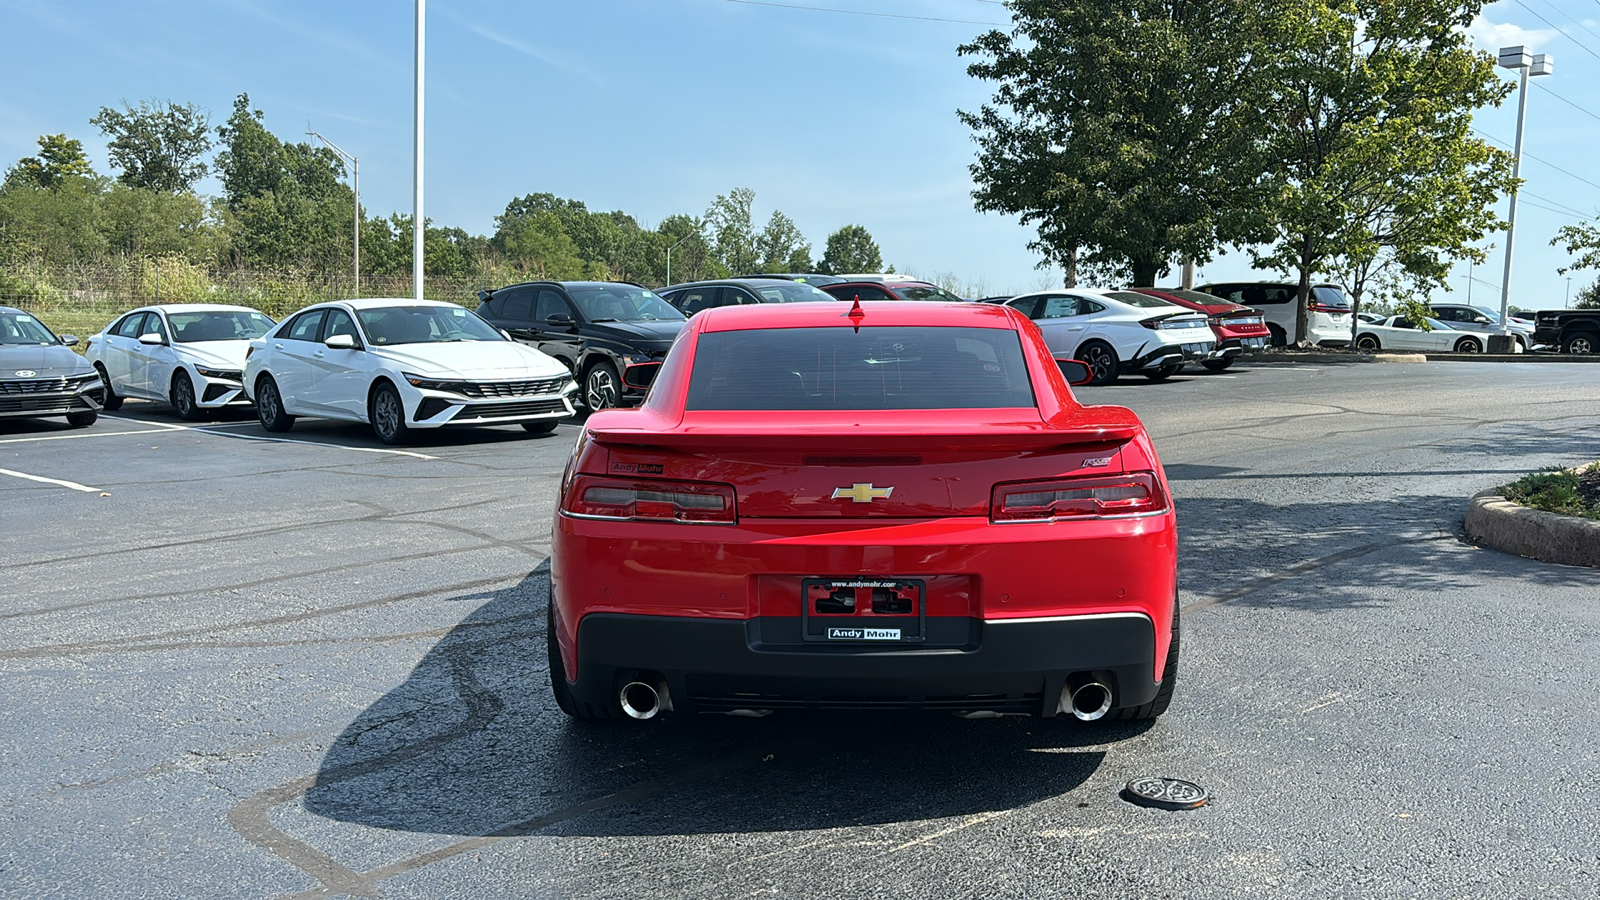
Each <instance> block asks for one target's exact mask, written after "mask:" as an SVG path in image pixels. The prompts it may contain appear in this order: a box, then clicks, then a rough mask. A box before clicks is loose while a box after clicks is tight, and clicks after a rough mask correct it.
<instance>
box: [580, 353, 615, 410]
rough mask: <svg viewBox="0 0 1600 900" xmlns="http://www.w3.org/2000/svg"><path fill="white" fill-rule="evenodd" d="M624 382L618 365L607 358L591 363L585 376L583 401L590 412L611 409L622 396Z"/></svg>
mask: <svg viewBox="0 0 1600 900" xmlns="http://www.w3.org/2000/svg"><path fill="white" fill-rule="evenodd" d="M621 384H622V382H621V381H620V380H619V379H618V378H617V367H616V366H613V365H612V364H611V363H609V362H606V361H605V360H600V361H599V362H597V363H595V364H593V365H591V366H590V367H589V370H588V372H586V373H585V374H584V376H583V403H584V405H585V406H587V407H589V411H590V412H599V411H600V410H602V409H610V408H612V407H614V406H616V405H617V404H618V402H619V401H620V400H621V398H622V387H621Z"/></svg>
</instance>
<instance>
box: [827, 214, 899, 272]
mask: <svg viewBox="0 0 1600 900" xmlns="http://www.w3.org/2000/svg"><path fill="white" fill-rule="evenodd" d="M817 268H818V269H819V270H820V271H822V272H823V273H824V274H828V275H837V274H840V273H844V272H877V271H879V270H881V269H882V268H883V254H881V253H879V252H878V243H877V242H876V241H874V240H873V239H872V235H871V234H870V233H868V231H867V229H866V228H864V227H862V226H860V225H846V226H844V227H843V228H841V229H839V230H838V231H835V232H834V233H833V234H830V235H828V243H827V246H826V247H825V248H824V249H823V251H822V262H821V263H819V264H818V266H817Z"/></svg>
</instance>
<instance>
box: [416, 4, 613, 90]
mask: <svg viewBox="0 0 1600 900" xmlns="http://www.w3.org/2000/svg"><path fill="white" fill-rule="evenodd" d="M435 8H436V9H437V10H438V12H439V13H440V14H441V15H443V16H444V17H445V18H447V19H449V20H451V21H452V22H455V23H456V24H457V25H460V26H461V27H463V28H465V29H466V30H468V31H470V32H472V33H473V34H475V35H477V36H478V37H481V38H483V39H484V40H486V41H489V42H491V43H495V44H499V45H500V46H502V47H506V48H509V49H511V50H515V51H516V52H518V53H520V54H522V55H523V56H526V57H528V58H529V59H532V60H535V61H537V62H541V63H544V64H545V65H547V66H549V67H550V68H552V69H560V70H561V71H563V72H566V73H568V74H570V75H577V76H579V77H580V78H586V79H588V80H590V81H592V82H594V83H596V84H603V83H604V79H602V78H601V77H600V74H599V73H598V72H595V71H594V70H592V69H589V68H586V67H584V66H582V65H580V64H578V63H576V62H574V61H572V60H571V59H568V58H567V57H565V56H562V55H561V54H558V53H552V52H550V51H549V50H546V49H544V48H543V47H536V46H534V45H533V44H530V43H528V42H527V41H523V40H519V39H517V38H514V37H511V36H510V35H508V34H502V33H501V32H499V31H496V30H494V29H493V28H489V27H487V26H485V25H479V24H478V23H477V22H473V21H471V20H469V19H467V18H466V17H464V16H462V15H461V14H460V13H458V12H456V11H455V10H453V9H450V8H449V7H446V6H437V7H435Z"/></svg>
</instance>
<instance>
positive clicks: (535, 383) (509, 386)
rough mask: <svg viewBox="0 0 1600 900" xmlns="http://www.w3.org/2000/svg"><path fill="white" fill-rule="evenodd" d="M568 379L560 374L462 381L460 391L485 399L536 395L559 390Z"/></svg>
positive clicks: (469, 395) (568, 377)
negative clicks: (550, 376)
mask: <svg viewBox="0 0 1600 900" xmlns="http://www.w3.org/2000/svg"><path fill="white" fill-rule="evenodd" d="M569 380H570V376H567V375H561V376H557V377H555V378H541V379H537V380H528V381H463V382H461V393H462V394H465V395H466V396H468V397H472V398H475V399H485V400H487V399H492V398H496V397H537V396H539V395H540V394H554V393H556V392H558V391H560V390H561V388H562V387H563V386H564V385H565V384H566V382H567V381H569Z"/></svg>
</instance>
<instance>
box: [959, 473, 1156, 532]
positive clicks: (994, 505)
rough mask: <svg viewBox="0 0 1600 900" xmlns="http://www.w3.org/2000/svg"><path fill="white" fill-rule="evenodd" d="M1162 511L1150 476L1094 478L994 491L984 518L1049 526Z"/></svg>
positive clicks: (1000, 486) (1030, 483)
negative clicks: (1062, 520) (1051, 524)
mask: <svg viewBox="0 0 1600 900" xmlns="http://www.w3.org/2000/svg"><path fill="white" fill-rule="evenodd" d="M1166 508H1167V498H1166V495H1165V494H1164V493H1163V492H1162V490H1161V481H1160V479H1158V478H1156V476H1155V473H1154V472H1128V473H1126V474H1123V475H1094V476H1088V477H1082V478H1062V479H1059V480H1055V481H1025V482H1018V483H1016V484H998V485H995V488H994V495H993V499H992V501H991V503H990V507H989V517H990V518H991V519H993V520H994V521H996V522H1049V521H1053V520H1055V519H1083V518H1106V517H1109V516H1136V515H1144V514H1146V513H1153V512H1161V511H1163V510H1165V509H1166Z"/></svg>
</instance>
